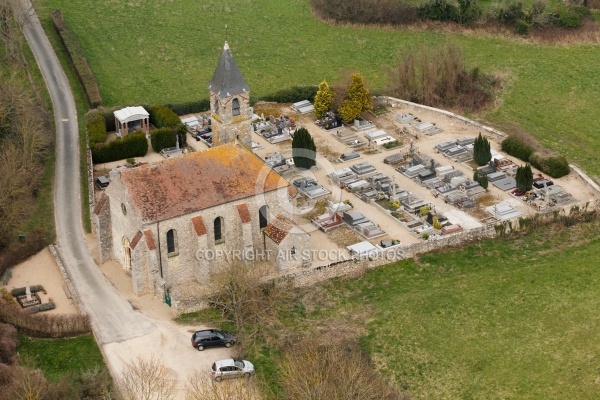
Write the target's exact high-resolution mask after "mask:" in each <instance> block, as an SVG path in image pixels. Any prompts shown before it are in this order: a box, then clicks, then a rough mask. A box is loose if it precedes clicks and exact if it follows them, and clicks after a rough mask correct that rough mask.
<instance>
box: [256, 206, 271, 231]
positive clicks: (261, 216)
mask: <svg viewBox="0 0 600 400" xmlns="http://www.w3.org/2000/svg"><path fill="white" fill-rule="evenodd" d="M268 212H269V210H268V209H267V206H262V207H261V208H260V209H259V210H258V224H259V227H260V229H264V228H266V227H267V225H268V224H269V218H268V214H267V213H268Z"/></svg>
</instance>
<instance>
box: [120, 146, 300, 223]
mask: <svg viewBox="0 0 600 400" xmlns="http://www.w3.org/2000/svg"><path fill="white" fill-rule="evenodd" d="M120 176H121V179H122V181H123V185H124V187H125V190H126V191H127V192H128V193H129V194H130V197H131V202H132V206H133V207H135V208H136V209H137V210H139V212H140V214H141V216H142V221H143V222H146V223H147V222H154V221H161V220H165V219H168V218H172V217H176V216H180V215H185V214H189V213H193V212H196V211H200V210H204V209H207V208H210V207H214V206H217V205H220V204H225V203H229V202H232V201H237V200H241V199H244V198H248V197H252V196H255V195H257V194H260V193H264V192H269V191H272V190H276V189H278V188H285V187H287V186H288V185H289V183H288V182H287V181H286V180H284V179H283V178H282V177H281V176H279V175H278V174H277V173H276V172H274V171H273V170H272V169H271V168H269V167H268V166H267V165H266V164H265V163H264V162H263V161H262V160H260V159H259V158H258V157H256V156H255V155H254V154H252V153H251V152H250V151H248V150H246V149H245V148H243V147H241V146H239V145H237V144H234V143H230V144H225V145H222V146H216V147H213V148H211V149H208V150H204V151H198V152H194V153H191V154H187V155H185V156H182V157H178V158H173V159H169V160H165V161H163V162H160V163H156V164H149V165H143V166H140V167H137V168H131V169H124V170H122V171H121V173H120Z"/></svg>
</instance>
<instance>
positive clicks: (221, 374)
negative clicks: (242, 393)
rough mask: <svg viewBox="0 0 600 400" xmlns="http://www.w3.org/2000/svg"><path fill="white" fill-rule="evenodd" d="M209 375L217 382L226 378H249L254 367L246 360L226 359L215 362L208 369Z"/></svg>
mask: <svg viewBox="0 0 600 400" xmlns="http://www.w3.org/2000/svg"><path fill="white" fill-rule="evenodd" d="M210 373H211V375H212V377H213V379H214V380H215V381H217V382H221V381H222V380H223V379H228V378H240V377H250V376H252V375H253V374H254V365H253V364H252V363H251V362H250V361H247V360H235V359H233V358H226V359H224V360H219V361H215V362H214V363H213V365H212V367H211V369H210Z"/></svg>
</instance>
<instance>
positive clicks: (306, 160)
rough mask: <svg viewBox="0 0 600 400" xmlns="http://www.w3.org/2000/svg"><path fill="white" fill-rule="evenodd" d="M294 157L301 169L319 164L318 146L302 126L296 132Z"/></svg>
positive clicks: (293, 149) (293, 140)
mask: <svg viewBox="0 0 600 400" xmlns="http://www.w3.org/2000/svg"><path fill="white" fill-rule="evenodd" d="M292 157H293V158H294V164H295V165H296V167H297V168H300V169H309V168H311V167H313V166H315V165H316V164H317V161H316V159H317V146H315V142H314V141H313V138H312V136H310V133H308V131H307V130H306V129H305V128H300V129H298V130H297V131H296V133H294V139H292Z"/></svg>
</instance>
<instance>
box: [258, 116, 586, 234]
mask: <svg viewBox="0 0 600 400" xmlns="http://www.w3.org/2000/svg"><path fill="white" fill-rule="evenodd" d="M294 107H296V106H293V108H294ZM394 108H396V109H395V110H394V111H395V113H388V115H385V116H383V117H379V118H377V119H372V118H369V117H370V116H371V115H370V114H369V115H365V114H363V115H362V116H361V118H358V119H355V120H354V121H353V122H352V123H351V124H347V125H345V124H343V123H342V122H341V120H339V117H338V116H337V115H336V114H335V113H333V112H328V113H327V114H326V116H325V117H324V118H322V119H319V120H315V119H314V118H311V116H310V115H307V116H294V118H296V120H298V121H300V120H301V121H302V124H303V126H304V127H306V128H307V129H309V132H311V133H312V135H313V137H314V138H317V139H318V140H319V141H318V142H316V143H317V151H319V147H320V146H322V145H326V146H328V147H329V148H330V149H331V150H333V153H334V154H335V153H337V154H336V155H335V156H333V157H328V160H329V161H330V162H332V167H333V169H331V170H329V171H316V170H315V171H313V172H314V173H315V175H314V177H312V178H299V179H296V180H294V181H293V184H294V186H295V187H296V188H297V189H298V191H299V193H300V195H302V196H304V197H306V198H308V199H317V198H328V196H331V193H332V192H333V191H334V189H333V188H332V187H329V186H328V185H334V186H337V187H338V188H340V189H343V192H342V193H344V194H343V195H342V198H339V199H338V198H336V199H335V201H334V200H329V202H330V204H329V205H328V206H327V208H326V210H325V212H324V213H322V214H320V215H317V216H315V217H312V218H311V220H310V222H311V223H312V225H313V226H315V227H316V228H317V229H319V230H320V231H322V232H325V233H327V234H329V233H330V232H332V231H334V230H335V229H336V228H338V227H340V226H343V225H347V226H350V227H351V228H352V229H353V230H354V231H356V232H357V233H358V234H359V235H361V236H362V237H364V238H367V239H369V240H370V239H373V238H380V237H384V236H386V235H387V234H390V235H400V236H402V235H404V233H401V232H405V234H406V235H407V236H402V237H403V239H402V240H403V243H411V241H412V240H417V241H422V240H430V239H433V238H436V237H443V236H447V235H452V234H456V233H459V232H462V231H464V230H467V229H470V228H472V227H477V226H481V225H483V224H489V223H494V221H496V222H501V221H505V220H507V219H510V218H515V217H519V216H523V215H526V214H529V213H532V212H537V211H540V210H543V209H547V208H550V207H555V206H558V205H560V204H569V202H572V201H574V200H573V196H571V195H569V194H568V193H567V192H566V191H565V190H562V188H561V186H560V185H556V184H554V183H553V182H552V183H549V181H547V180H544V179H542V178H540V177H536V178H535V181H534V183H535V186H534V187H533V188H532V190H531V191H530V192H528V193H523V194H519V195H520V196H519V195H517V194H516V193H513V191H514V189H515V187H516V179H515V173H516V168H517V166H518V165H517V164H516V163H515V162H514V161H513V160H512V159H511V158H510V157H507V156H505V155H504V154H502V153H500V152H498V151H496V150H495V149H491V156H492V157H491V161H490V162H489V163H488V164H486V165H484V166H482V167H476V168H477V172H478V174H479V175H480V176H484V177H486V179H487V183H488V187H487V189H486V188H484V187H483V186H482V185H481V184H480V183H479V182H478V181H475V180H474V176H473V168H474V163H473V157H474V156H473V154H474V143H475V138H476V137H477V135H478V134H479V133H480V131H481V128H472V129H466V128H465V127H464V124H462V123H461V124H460V125H458V123H457V122H454V121H453V120H452V119H450V118H446V117H444V118H441V119H440V118H439V117H437V116H436V115H435V113H433V112H431V111H427V112H424V111H421V110H418V109H416V108H412V109H411V108H410V107H409V108H408V109H407V108H402V107H394ZM390 109H391V107H390ZM371 117H372V116H371ZM274 119H281V117H277V118H274ZM272 120H273V119H272V118H271V117H269V118H266V119H265V121H264V122H259V123H257V124H255V129H256V130H257V132H258V131H260V130H261V129H262V130H267V131H269V130H270V129H271V125H272V124H271V123H270V121H272ZM396 124H397V125H396ZM458 127H459V128H460V129H457V128H458ZM313 128H316V130H313ZM323 130H325V131H326V133H325V134H323V133H322V132H323ZM263 139H265V140H267V141H268V139H269V138H265V137H264V136H263ZM389 143H394V146H396V147H395V148H394V150H393V151H389V153H388V152H387V151H386V149H385V147H384V146H386V144H389ZM377 148H379V149H381V150H379V151H374V150H375V149H377ZM265 151H266V149H265ZM277 151H279V148H278V149H277ZM259 153H260V152H259ZM263 153H264V152H263ZM267 154H268V155H269V156H271V157H269V158H268V159H266V162H267V165H269V166H275V165H281V164H283V162H284V160H283V159H284V157H283V156H282V155H278V156H273V153H267ZM275 168H278V167H276V166H275ZM282 168H283V167H282ZM321 177H322V178H321ZM550 182H551V181H550ZM551 186H557V187H556V188H555V189H549V187H551ZM338 190H339V189H338ZM348 196H350V197H356V198H358V199H360V200H361V202H360V205H359V206H357V207H358V208H354V209H345V208H343V209H338V210H336V211H334V209H332V206H331V205H332V204H338V203H339V204H343V203H342V202H341V200H342V199H349V197H348ZM329 198H330V199H331V197H329ZM511 198H513V199H515V198H517V199H518V203H519V204H522V205H523V206H524V207H525V209H523V208H521V206H520V205H516V204H513V203H509V202H508V203H507V202H506V200H507V199H511ZM483 199H485V200H483ZM503 201H504V203H503ZM345 207H349V206H347V205H346V206H345ZM424 209H428V210H435V211H432V212H427V213H425V214H424V215H421V212H422V210H424ZM367 214H368V216H367ZM446 215H451V217H450V218H448V217H447V216H446ZM434 217H435V222H434ZM387 221H389V222H387ZM384 226H385V227H384ZM411 238H412V239H411ZM382 240H383V241H386V239H382ZM373 244H375V242H373Z"/></svg>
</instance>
